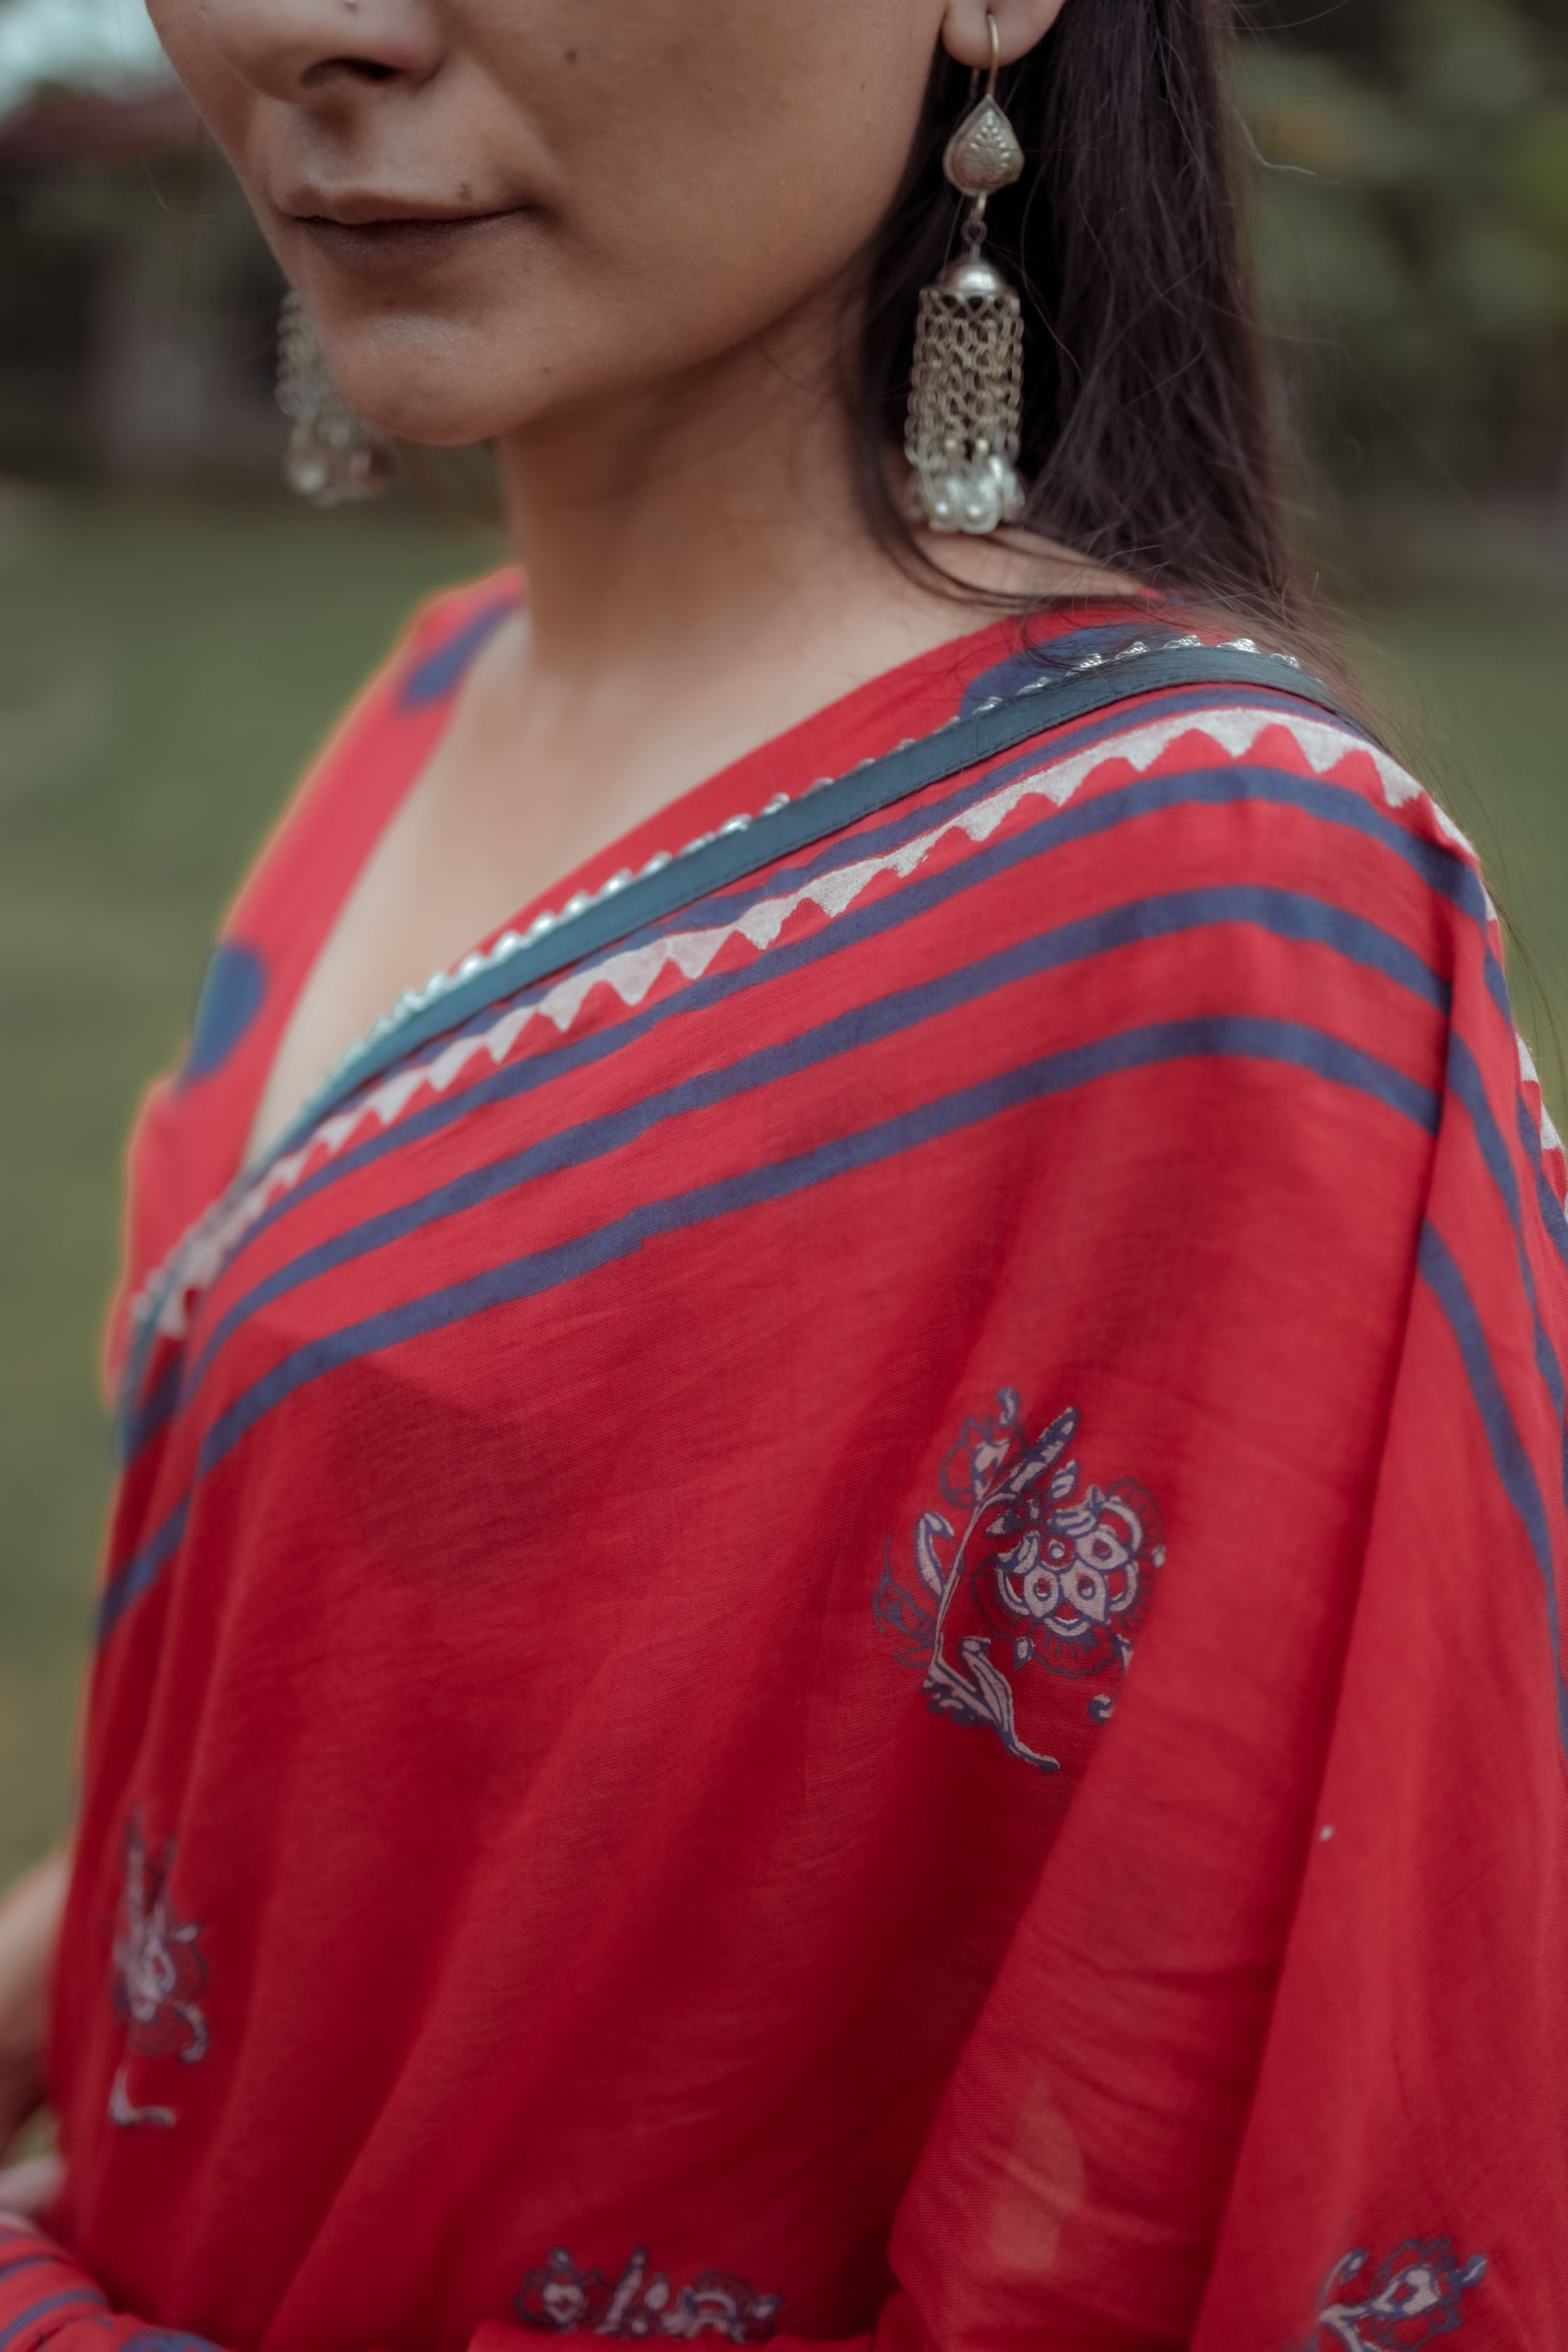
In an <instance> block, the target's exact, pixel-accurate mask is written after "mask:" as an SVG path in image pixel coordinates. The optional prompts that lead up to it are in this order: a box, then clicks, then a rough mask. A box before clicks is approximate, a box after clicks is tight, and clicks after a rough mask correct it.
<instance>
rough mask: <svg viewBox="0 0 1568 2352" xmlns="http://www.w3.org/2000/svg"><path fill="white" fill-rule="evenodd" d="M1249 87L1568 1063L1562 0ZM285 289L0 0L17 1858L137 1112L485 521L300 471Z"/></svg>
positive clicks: (101, 1450)
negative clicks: (281, 472)
mask: <svg viewBox="0 0 1568 2352" xmlns="http://www.w3.org/2000/svg"><path fill="white" fill-rule="evenodd" d="M1069 5H1070V0H1069ZM1236 96H1237V106H1238V109H1239V111H1240V113H1241V116H1242V119H1243V121H1244V124H1245V127H1246V136H1247V142H1248V143H1249V145H1250V147H1251V149H1252V152H1253V163H1252V167H1251V181H1252V189H1253V195H1254V199H1255V237H1256V248H1257V255H1258V271H1259V276H1260V280H1261V286H1262V291H1263V299H1264V302H1265V307H1266V310H1267V314H1268V322H1269V325H1270V328H1271V331H1272V336H1273V346H1274V351H1275V356H1276V361H1277V368H1278V381H1279V401H1280V405H1281V410H1282V413H1283V416H1284V419H1285V423H1286V425H1287V429H1288V434H1289V439H1290V443H1291V446H1292V447H1293V449H1294V450H1295V452H1296V457H1295V475H1294V482H1293V496H1294V499H1295V503H1296V509H1297V520H1298V525H1299V529H1300V534H1301V537H1302V539H1303V541H1304V542H1305V544H1306V545H1307V546H1308V548H1309V549H1310V551H1311V554H1312V558H1313V561H1314V562H1315V564H1316V565H1317V566H1318V568H1319V569H1320V571H1321V575H1322V577H1323V580H1324V582H1325V584H1326V587H1327V589H1328V590H1329V591H1330V593H1331V595H1332V597H1333V598H1334V600H1335V602H1336V603H1337V604H1338V605H1339V606H1340V607H1341V609H1342V611H1343V612H1344V613H1345V614H1346V615H1347V618H1348V621H1349V625H1350V627H1351V630H1352V647H1353V649H1354V651H1355V655H1356V658H1357V659H1358V660H1359V662H1360V664H1361V666H1362V667H1363V670H1364V672H1365V674H1366V676H1367V677H1368V679H1369V681H1370V682H1371V684H1372V685H1373V688H1374V690H1375V691H1376V692H1377V693H1378V694H1380V695H1381V696H1382V697H1383V698H1384V703H1385V707H1388V708H1390V709H1391V710H1392V711H1393V713H1394V719H1395V721H1396V724H1397V726H1398V728H1399V730H1400V740H1401V741H1402V743H1403V744H1405V746H1406V747H1412V746H1413V747H1414V751H1415V758H1416V761H1417V763H1418V764H1420V765H1421V766H1423V767H1424V769H1425V771H1426V774H1427V775H1428V777H1429V778H1430V779H1431V781H1433V782H1435V784H1436V786H1437V788H1438V789H1439V791H1440V792H1441V793H1443V795H1444V797H1445V798H1446V799H1447V802H1448V804H1449V805H1450V807H1451V808H1453V810H1454V812H1455V814H1458V816H1459V818H1460V820H1461V822H1463V823H1464V824H1466V825H1467V826H1468V829H1469V830H1470V831H1471V832H1472V834H1473V835H1475V836H1476V837H1477V838H1478V839H1479V843H1480V845H1481V846H1482V848H1483V851H1484V853H1485V854H1486V856H1488V858H1489V863H1490V865H1491V867H1492V872H1493V877H1494V884H1495V887H1496V889H1497V892H1498V895H1499V896H1500V898H1502V899H1503V900H1504V902H1505V904H1506V905H1507V907H1508V908H1509V909H1510V912H1511V914H1512V917H1513V919H1514V921H1515V923H1516V925H1517V928H1518V929H1519V931H1520V932H1521V936H1522V937H1523V939H1524V940H1526V941H1527V942H1528V943H1529V947H1530V950H1531V956H1530V963H1529V966H1528V967H1526V966H1525V965H1522V964H1521V965H1519V966H1518V967H1517V969H1516V982H1517V984H1518V986H1519V988H1520V992H1521V1004H1522V1010H1523V1013H1524V1017H1525V1021H1526V1025H1527V1026H1529V1027H1531V1028H1532V1029H1533V1030H1534V1031H1535V1033H1536V1034H1537V1036H1538V1038H1540V1039H1541V1040H1542V1045H1543V1049H1544V1050H1543V1055H1542V1058H1543V1060H1544V1061H1545V1064H1546V1067H1547V1076H1548V1084H1549V1087H1550V1085H1551V1082H1552V1068H1553V1066H1554V1065H1553V1061H1552V1047H1551V1034H1552V1020H1553V1016H1554V1014H1555V1013H1556V1012H1557V1011H1558V1010H1559V1009H1560V1008H1563V1007H1564V1005H1565V1004H1568V989H1565V988H1564V986H1563V982H1562V980H1561V978H1560V975H1561V974H1563V972H1568V793H1565V791H1564V780H1565V759H1568V752H1565V747H1568V5H1564V0H1337V5H1335V0H1329V5H1323V0H1255V5H1252V6H1251V7H1250V9H1249V11H1248V15H1247V30H1246V31H1245V33H1244V35H1243V37H1242V41H1241V46H1240V54H1239V57H1238V60H1237V84H1236ZM279 290H280V289H279V281H278V277H277V273H276V270H275V268H273V265H272V263H271V261H270V259H269V257H268V255H267V253H266V251H265V248H264V247H263V246H262V244H261V240H260V238H259V236H258V235H257V233H256V231H255V230H254V228H253V226H251V224H250V222H249V219H248V216H247V214H246V212H245V209H244V206H243V205H242V204H241V203H240V202H239V200H238V198H237V194H236V193H235V191H234V189H233V187H232V185H231V184H230V182H229V180H228V178H227V175H226V172H225V171H224V169H223V167H222V166H221V165H220V164H219V163H217V162H216V159H215V158H214V156H213V155H212V153H211V152H210V151H209V150H208V149H207V148H206V147H205V145H204V143H203V142H202V140H201V139H200V137H199V136H198V134H197V132H196V131H195V125H194V123H193V122H192V121H191V118H190V116H189V114H188V112H187V110H186V109H185V107H184V101H183V100H181V98H180V96H179V94H178V92H177V90H176V89H174V86H173V84H172V83H171V82H170V80H169V79H168V78H167V76H166V74H165V73H164V71H163V69H162V67H161V61H160V59H159V57H158V52H157V48H156V44H155V42H154V41H153V37H152V34H151V31H150V28H149V27H148V26H147V23H146V19H145V17H144V16H143V15H142V5H141V0H0V990H3V992H4V996H3V1003H4V1017H3V1018H0V1105H3V1107H4V1109H3V1116H0V1302H3V1306H0V1880H3V1878H4V1876H5V1875H6V1874H8V1873H9V1871H10V1869H11V1868H13V1867H14V1866H16V1865H17V1864H21V1863H22V1862H24V1861H26V1860H27V1859H28V1858H30V1857H31V1856H32V1855H34V1854H35V1853H38V1852H41V1851H42V1850H43V1848H44V1846H45V1844H46V1843H47V1841H48V1840H49V1839H50V1838H52V1837H53V1836H54V1835H55V1834H56V1833H57V1832H58V1828H59V1826H60V1824H61V1822H62V1821H63V1820H64V1817H65V1812H66V1808H67V1802H68V1753H69V1746H70V1737H71V1724H72V1718H73V1715H74V1708H75V1689H76V1684H77V1680H78V1675H79V1661H80V1658H81V1654H82V1651H83V1646H84V1632H85V1623H86V1617H87V1610H88V1594H89V1588H90V1584H91V1580H92V1574H93V1570H94V1564H95V1559H96V1555H97V1551H98V1546H99V1541H100V1521H101V1515H102V1510H103V1505H104V1499H105V1496H106V1494H107V1490H108V1484H109V1476H110V1438H109V1433H108V1428H107V1423H106V1420H105V1416H104V1414H103V1412H102V1410H101V1407H100V1402H99V1400H98V1395H97V1391H96V1382H95V1347H96V1332H97V1326H98V1322H99V1319H100V1313H101V1308H102V1305H103V1301H104V1298H105V1296H106V1293H107V1290H108V1286H109V1284H110V1276H111V1270H112V1265H113V1258H114V1250H115V1240H116V1222H117V1185H118V1175H119V1160H120V1153H121V1143H122V1139H123V1136H124V1133H125V1129H126V1127H127V1123H128V1121H129V1118H130V1116H131V1112H132V1107H133V1105H134V1103H135V1100H136V1098H137V1097H138V1095H139V1094H140V1092H141V1090H142V1087H143V1086H144V1084H145V1082H146V1080H147V1078H148V1077H149V1076H150V1075H151V1074H152V1073H153V1071H154V1070H156V1069H157V1068H158V1067H160V1066H163V1064H165V1063H166V1062H167V1061H168V1060H169V1059H170V1058H171V1057H172V1056H173V1055H174V1054H175V1053H176V1052H177V1051H178V1048H179V1045H180V1040H181V1036H182V1033H183V1030H184V1025H185V1024H186V1023H187V1021H188V1019H189V1015H190V1012H191V1008H192V1005H193V1003H194V999H195V990H196V987H197V983H198V981H199V978H200V974H201V970H202V965H203V961H204V959H205V951H206V947H207V943H208V941H209V940H210V937H211V934H212V930H213V927H214V924H215V921H216V918H217V916H218V913H219V911H220V909H221V908H222V906H223V904H224V901H225V899H226V897H227V896H228V894H229V893H230V892H231V891H232V889H233V888H234V887H235V885H236V883H237V880H238V878H239V877H240V874H241V872H242V870H243V867H244V866H245V864H246V862H247V858H248V857H249V856H250V855H251V853H252V852H253V850H254V849H255V847H256V845H257V844H258V840H259V838H260V837H261V835H262V834H263V833H264V831H265V830H266V828H267V826H268V824H269V822H270V820H271V819H272V817H273V815H274V814H275V813H276V811H277V809H278V807H279V802H280V800H281V798H282V797H283V795H284V793H286V791H287V790H288V788H289V784H290V783H291V782H292V780H293V779H294V777H295V776H296V774H297V772H298V771H299V769H300V764H301V762H302V761H303V760H304V759H305V757H306V756H307V754H308V752H309V751H310V748H311V746H312V744H313V743H314V742H315V741H316V740H318V739H319V738H320V736H321V732H322V730H324V728H325V727H326V726H327V725H328V724H329V723H330V721H331V718H332V716H333V714H334V712H335V710H336V709H338V708H339V707H340V706H341V704H342V701H343V700H344V698H346V697H347V695H348V694H349V693H350V692H351V691H352V690H353V687H354V685H355V683H356V681H357V680H358V679H359V678H360V677H361V676H362V675H363V672H364V670H365V669H366V667H368V665H369V664H370V663H371V662H372V660H373V659H374V656H376V654H377V653H378V651H379V650H380V648H381V647H382V646H384V644H385V642H386V640H387V637H388V635H389V634H390V632H391V631H392V630H393V629H394V628H395V625H396V624H397V622H398V621H399V619H400V618H401V616H402V615H403V614H404V613H405V611H406V610H407V608H408V606H409V605H410V604H411V603H412V602H413V601H414V600H415V599H416V597H417V596H418V595H419V594H421V593H423V592H425V591H426V590H427V589H428V588H430V587H431V586H433V585H435V584H437V583H441V582H444V581H447V580H450V579H453V578H458V577H461V576H463V575H464V574H465V573H469V572H476V571H478V570H480V569H482V568H484V567H485V566H486V565H488V564H489V563H490V562H493V561H494V560H495V558H496V553H497V547H496V543H495V542H494V541H488V540H487V539H486V538H485V537H484V536H483V535H482V534H481V533H479V531H477V530H474V529H472V528H465V527H463V526H461V525H459V524H458V522H457V521H456V520H450V519H447V520H443V519H442V518H441V516H440V515H439V514H437V512H435V511H433V510H431V509H428V508H427V507H424V506H422V505H421V504H420V503H419V501H418V500H417V499H414V498H411V497H406V496H405V497H403V498H400V499H396V500H395V501H394V502H393V503H392V504H390V505H389V506H388V507H387V508H386V509H382V510H377V511H374V512H363V511H361V512H339V513H336V514H331V515H322V514H318V513H314V512H311V511H310V510H309V509H300V508H298V507H296V506H295V505H294V504H293V503H291V502H290V501H289V500H288V499H286V497H285V495H284V494H283V492H282V491H281V490H280V488H279V487H278V485H277V474H278V464H279V455H280V451H281V444H282V427H281V425H280V421H279V418H278V416H277V415H276V413H275V411H274V408H273V406H272V401H271V379H272V371H273V325H274V320H275V317H276V311H277V306H278V300H279ZM1531 972H1533V975H1534V977H1533V980H1532V979H1531Z"/></svg>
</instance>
